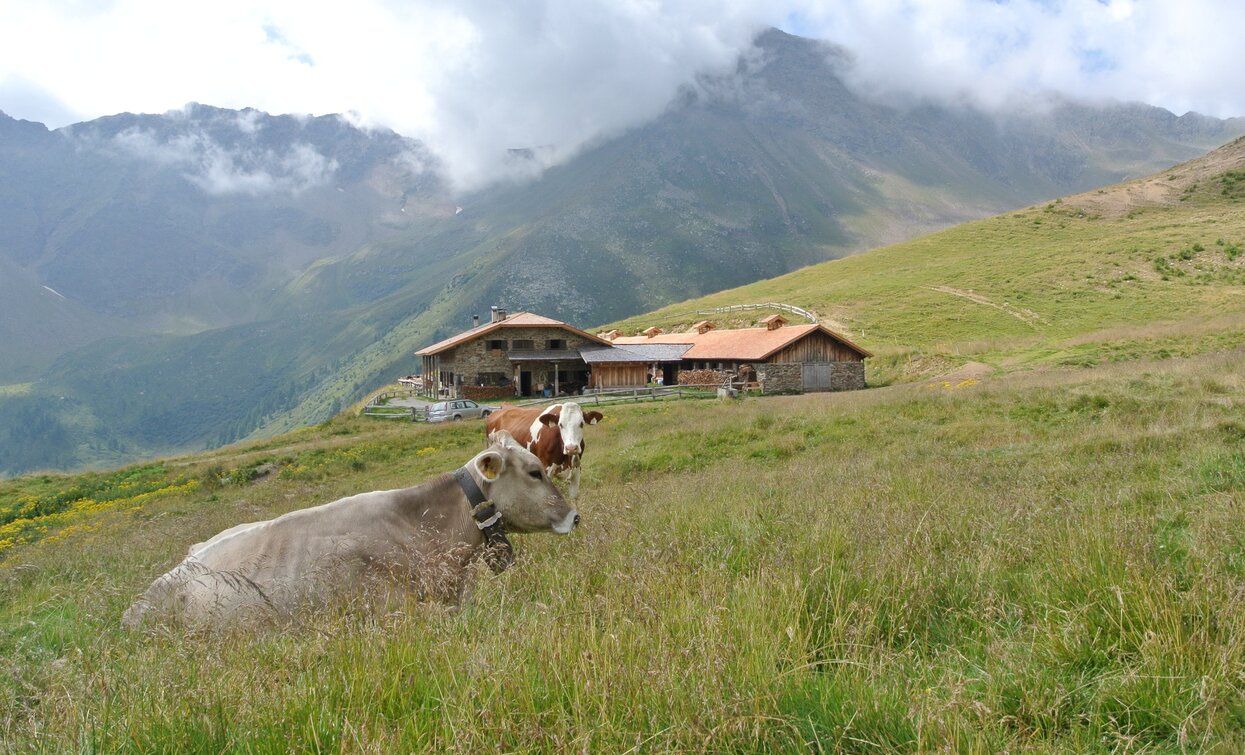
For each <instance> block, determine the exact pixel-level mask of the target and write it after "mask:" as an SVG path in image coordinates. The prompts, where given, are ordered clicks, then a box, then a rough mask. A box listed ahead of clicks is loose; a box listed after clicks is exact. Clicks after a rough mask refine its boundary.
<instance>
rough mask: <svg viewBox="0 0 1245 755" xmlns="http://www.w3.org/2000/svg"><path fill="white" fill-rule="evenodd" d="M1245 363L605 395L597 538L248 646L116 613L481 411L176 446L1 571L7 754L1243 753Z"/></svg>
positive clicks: (79, 480)
mask: <svg viewBox="0 0 1245 755" xmlns="http://www.w3.org/2000/svg"><path fill="white" fill-rule="evenodd" d="M1242 375H1245V354H1243V353H1241V352H1240V351H1237V352H1234V353H1230V354H1227V355H1213V356H1202V357H1197V358H1194V359H1189V360H1167V361H1163V362H1150V363H1130V364H1127V365H1115V366H1108V367H1097V368H1093V369H1067V370H1056V371H1049V372H1045V373H1032V374H1027V375H1010V376H1006V377H1003V378H998V379H995V380H986V381H985V382H981V383H975V381H962V382H959V383H944V382H938V383H933V384H930V385H928V386H925V385H909V386H897V387H891V388H885V389H878V390H872V391H865V392H859V393H853V394H837V395H816V396H802V397H786V398H769V399H747V400H744V401H740V402H731V403H718V402H689V403H685V404H665V405H652V406H637V407H632V408H628V409H617V410H615V411H614V412H612V414H611V416H610V417H609V418H608V419H607V421H606V422H605V423H603V424H602V425H600V426H599V427H596V428H593V430H592V431H591V432H590V436H591V441H592V442H591V443H590V447H591V452H590V453H589V455H588V460H587V465H586V468H585V481H584V491H585V492H584V495H583V498H582V500H581V505H580V510H581V511H582V513H583V515H584V522H583V525H582V526H581V529H580V530H579V531H577V532H576V533H575V534H574V535H573V536H571V537H569V538H566V539H556V540H555V539H551V538H541V537H522V536H520V537H516V538H515V541H516V551H517V552H518V555H519V563H518V564H517V565H516V566H515V567H514V568H512V569H511V570H510V571H508V572H506V573H504V574H502V575H501V576H498V577H494V576H491V575H489V574H485V573H481V574H480V578H479V582H478V585H477V589H476V591H475V595H474V597H473V598H472V600H471V601H470V602H469V603H468V604H467V605H466V606H465V607H464V608H463V609H461V610H459V611H450V610H446V609H444V608H440V607H436V606H428V605H417V604H411V605H407V606H405V607H404V608H403V609H402V610H399V611H395V612H391V613H387V614H383V615H375V614H359V613H353V614H350V613H347V614H324V615H317V616H309V617H306V618H305V620H303V621H300V622H298V623H297V624H295V625H293V626H290V627H285V628H283V629H282V630H281V631H269V632H264V633H259V634H236V635H226V636H220V635H199V634H190V633H187V632H184V631H181V630H177V629H168V630H165V631H162V632H158V633H155V634H151V635H131V634H127V633H125V632H123V631H122V630H121V629H120V628H119V625H118V619H119V617H120V615H121V612H122V611H123V610H124V608H125V606H126V605H128V603H129V601H130V600H131V599H132V598H133V596H134V595H135V594H136V593H137V592H139V591H141V590H142V589H143V588H144V587H146V585H147V584H148V583H149V582H150V580H151V579H152V578H153V577H154V576H156V575H157V574H159V573H161V572H162V571H163V570H165V569H166V568H168V567H169V566H170V565H171V564H172V563H174V562H176V561H177V560H179V559H180V556H181V554H182V553H183V552H184V550H185V547H186V546H187V545H188V544H189V543H192V542H195V541H196V540H199V539H202V538H203V537H204V536H206V535H210V534H212V533H214V532H216V531H218V530H220V529H223V528H224V527H226V526H229V525H231V524H235V523H237V522H240V521H251V520H254V519H255V518H257V517H268V516H272V515H275V514H278V513H280V512H283V511H286V510H289V509H292V508H298V507H302V506H306V505H311V504H315V503H319V502H323V501H327V500H331V499H333V498H335V497H338V496H340V495H344V494H348V493H353V492H358V491H361V490H368V489H378V488H387V487H398V486H403V485H406V484H410V483H412V482H414V481H417V480H420V479H423V478H425V477H426V476H428V475H429V474H432V473H433V472H435V471H444V470H448V469H450V468H452V467H453V466H456V465H457V464H460V463H462V461H464V460H465V459H467V458H469V457H470V456H471V455H472V454H473V453H474V452H475V450H476V449H477V448H478V447H479V446H480V443H481V440H482V437H481V433H482V430H481V428H480V427H479V426H473V425H467V426H461V425H460V426H452V427H429V428H424V427H414V426H412V425H410V424H407V423H397V424H388V423H381V422H378V421H373V422H371V423H368V422H367V421H364V420H359V419H350V418H339V419H336V420H334V421H332V422H330V423H327V424H326V425H323V426H321V427H319V428H316V429H314V430H308V431H304V432H301V433H297V434H294V435H292V436H286V437H284V438H282V439H277V440H274V441H268V442H266V443H264V444H262V445H255V446H251V447H240V448H239V447H235V448H232V449H225V450H222V451H218V452H215V453H213V454H210V455H205V456H201V457H193V458H188V459H182V460H170V461H168V462H165V464H164V466H163V470H164V471H163V474H165V475H167V480H166V481H167V483H168V484H169V485H172V484H174V483H175V482H176V481H177V480H185V481H196V484H194V485H193V486H191V485H188V482H183V483H181V484H182V485H183V486H186V489H184V490H173V491H166V492H165V493H161V494H159V495H154V496H149V497H148V498H146V499H142V500H138V501H131V502H127V503H125V504H122V505H118V506H115V507H111V508H110V507H101V508H100V509H99V510H94V511H85V510H84V511H82V512H80V513H79V514H78V515H76V516H78V517H79V518H76V519H74V521H73V522H72V523H62V524H60V525H56V526H53V527H51V528H50V529H49V531H48V532H47V533H45V534H43V535H41V539H39V538H35V539H32V540H31V541H30V542H27V543H22V544H16V545H14V546H12V547H11V548H10V549H9V550H7V551H5V552H4V553H3V554H0V558H3V559H4V560H3V561H2V562H0V742H2V743H3V744H2V745H0V749H2V750H5V751H13V752H26V751H39V750H45V751H66V750H82V751H101V752H113V751H133V750H154V751H168V752H219V751H231V750H237V751H274V750H280V751H286V750H325V751H350V752H354V751H362V752H394V751H412V750H420V749H431V750H448V751H462V752H481V751H496V750H516V751H529V750H545V751H576V752H579V751H583V750H585V749H586V750H588V751H592V752H622V751H628V750H633V751H665V750H692V751H739V752H754V751H774V752H787V751H808V750H812V751H889V750H896V749H899V750H913V749H939V748H951V749H955V750H982V751H986V750H989V751H999V750H1005V749H1006V750H1030V749H1032V750H1062V751H1068V750H1072V751H1088V750H1130V751H1138V750H1172V749H1189V750H1212V751H1221V752H1234V751H1239V750H1240V749H1241V748H1242V747H1245V675H1243V672H1242V669H1243V668H1245V519H1243V518H1242V515H1241V512H1242V506H1243V505H1245V400H1243V399H1242V397H1243V396H1245V379H1243V378H1242ZM264 464H267V465H268V466H262V465H264ZM153 474H154V473H153ZM222 477H223V478H224V482H222V481H221V480H222ZM98 479H99V478H98V477H90V476H86V477H66V478H61V477H48V478H42V479H40V478H23V479H22V480H17V481H10V482H8V483H4V484H3V485H0V496H3V497H4V498H2V499H0V501H10V502H12V500H13V499H14V498H15V497H16V496H18V495H19V494H20V495H23V496H33V495H36V493H38V494H39V495H44V496H45V497H46V496H48V495H51V493H52V492H53V491H54V490H55V489H58V486H59V487H60V488H64V487H67V486H71V485H82V484H86V482H87V481H90V480H98ZM152 484H154V482H153V483H152ZM32 486H42V487H41V489H40V490H39V491H35V490H32ZM160 487H163V486H158V487H157V488H156V489H160ZM75 524H76V525H77V527H78V528H77V529H76V530H69V528H70V527H74V526H75ZM57 527H60V528H61V529H57ZM67 530H68V531H67Z"/></svg>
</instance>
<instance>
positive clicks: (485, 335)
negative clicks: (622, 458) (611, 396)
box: [416, 307, 609, 400]
mask: <svg viewBox="0 0 1245 755" xmlns="http://www.w3.org/2000/svg"><path fill="white" fill-rule="evenodd" d="M594 345H595V346H601V345H604V346H608V345H609V342H608V341H606V340H605V339H603V338H599V337H597V336H594V335H592V334H591V333H585V332H584V331H582V330H579V329H578V328H575V327H572V326H570V325H567V324H566V323H564V322H560V321H558V320H554V319H552V318H549V317H542V316H541V315H537V314H532V313H531V312H516V313H515V314H507V313H506V311H505V310H502V309H498V308H496V307H494V308H493V309H492V312H491V316H490V320H489V322H488V323H487V324H485V325H480V326H478V327H474V328H472V329H471V330H468V331H466V332H464V333H459V334H458V335H456V336H453V337H451V338H447V339H445V340H444V341H441V342H439V343H435V344H433V345H431V346H429V347H427V348H426V349H423V350H421V351H418V352H416V356H419V357H422V358H423V377H424V395H426V396H428V397H430V398H435V397H453V398H472V399H483V400H487V399H499V398H509V397H512V396H541V395H549V396H560V395H564V394H573V393H578V392H579V391H580V390H581V389H583V388H584V387H585V386H587V385H588V380H589V374H588V366H587V365H586V364H585V362H584V360H583V358H582V357H581V356H580V354H579V350H580V349H581V348H583V347H586V346H594Z"/></svg>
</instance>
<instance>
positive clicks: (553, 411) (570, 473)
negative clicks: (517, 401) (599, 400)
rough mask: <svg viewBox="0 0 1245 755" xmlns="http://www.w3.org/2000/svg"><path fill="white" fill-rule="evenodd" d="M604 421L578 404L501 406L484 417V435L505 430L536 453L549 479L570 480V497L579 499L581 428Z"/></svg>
mask: <svg viewBox="0 0 1245 755" xmlns="http://www.w3.org/2000/svg"><path fill="white" fill-rule="evenodd" d="M603 419H605V417H604V415H602V414H601V412H598V411H589V412H585V411H584V410H583V409H582V408H581V407H580V406H579V404H577V403H575V402H574V401H567V402H566V403H563V404H554V405H553V406H547V407H545V408H543V409H542V408H540V407H534V408H531V409H524V408H521V407H517V406H507V407H503V408H502V409H501V410H500V411H496V412H493V413H492V414H490V415H489V417H488V425H487V432H488V436H489V438H490V439H491V438H492V437H493V434H494V433H497V432H501V431H505V432H508V433H510V434H511V435H513V436H514V439H515V440H516V441H518V442H519V444H520V445H522V446H523V447H524V448H526V449H527V450H529V451H531V452H532V453H534V454H536V458H538V459H540V461H541V463H543V464H544V465H545V471H547V472H548V473H549V476H550V477H553V476H554V475H557V476H560V477H563V478H566V479H567V480H569V481H570V488H569V491H568V492H569V493H570V495H571V498H578V497H579V474H580V466H581V465H582V463H583V456H584V425H585V424H589V425H595V424H596V423H597V422H600V421H601V420H603Z"/></svg>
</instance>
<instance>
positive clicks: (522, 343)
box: [514, 339, 535, 351]
mask: <svg viewBox="0 0 1245 755" xmlns="http://www.w3.org/2000/svg"><path fill="white" fill-rule="evenodd" d="M533 348H535V347H534V346H533V345H532V341H531V340H530V339H522V340H520V339H515V341H514V350H515V351H523V350H524V349H526V350H528V351H531V350H532V349H533Z"/></svg>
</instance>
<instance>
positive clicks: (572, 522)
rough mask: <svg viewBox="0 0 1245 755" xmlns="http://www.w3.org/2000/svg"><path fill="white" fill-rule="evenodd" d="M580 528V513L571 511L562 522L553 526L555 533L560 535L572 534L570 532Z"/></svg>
mask: <svg viewBox="0 0 1245 755" xmlns="http://www.w3.org/2000/svg"><path fill="white" fill-rule="evenodd" d="M577 526H579V512H578V511H576V510H575V509H571V510H570V511H569V512H568V513H567V515H566V516H565V517H564V518H563V519H562V521H560V522H558V523H557V524H555V525H553V531H554V532H556V533H558V534H559V535H567V534H570V531H571V530H573V529H575V528H576V527H577Z"/></svg>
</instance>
